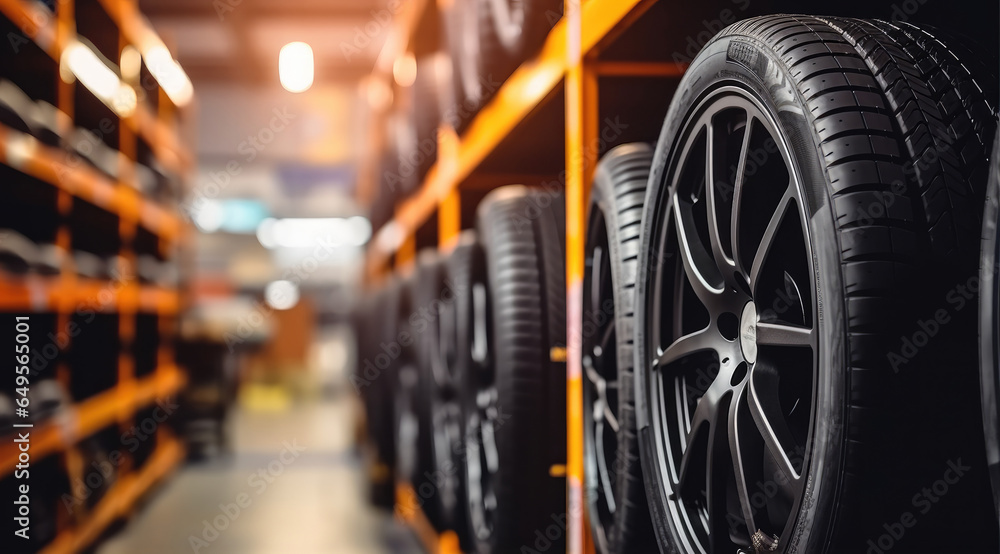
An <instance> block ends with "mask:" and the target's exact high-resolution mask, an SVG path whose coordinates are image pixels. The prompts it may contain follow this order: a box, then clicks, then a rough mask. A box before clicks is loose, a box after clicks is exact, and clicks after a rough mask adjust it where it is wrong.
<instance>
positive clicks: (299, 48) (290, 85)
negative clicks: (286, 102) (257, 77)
mask: <svg viewBox="0 0 1000 554" xmlns="http://www.w3.org/2000/svg"><path fill="white" fill-rule="evenodd" d="M313 63H314V61H313V50H312V47H311V46H309V45H308V44H306V43H304V42H289V43H288V44H286V45H284V46H282V47H281V52H279V53H278V78H279V79H280V80H281V86H283V87H285V90H287V91H288V92H304V91H306V90H309V87H311V86H312V84H313V71H314V69H313Z"/></svg>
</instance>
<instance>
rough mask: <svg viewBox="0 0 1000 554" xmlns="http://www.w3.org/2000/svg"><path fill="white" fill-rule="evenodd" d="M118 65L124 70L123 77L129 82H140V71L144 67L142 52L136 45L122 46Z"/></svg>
mask: <svg viewBox="0 0 1000 554" xmlns="http://www.w3.org/2000/svg"><path fill="white" fill-rule="evenodd" d="M118 67H120V68H121V70H122V79H124V80H125V82H128V83H138V82H139V71H140V70H141V69H142V54H140V53H139V51H138V50H136V48H135V46H132V45H131V44H130V45H127V46H126V47H125V48H122V55H121V60H120V61H119V62H118Z"/></svg>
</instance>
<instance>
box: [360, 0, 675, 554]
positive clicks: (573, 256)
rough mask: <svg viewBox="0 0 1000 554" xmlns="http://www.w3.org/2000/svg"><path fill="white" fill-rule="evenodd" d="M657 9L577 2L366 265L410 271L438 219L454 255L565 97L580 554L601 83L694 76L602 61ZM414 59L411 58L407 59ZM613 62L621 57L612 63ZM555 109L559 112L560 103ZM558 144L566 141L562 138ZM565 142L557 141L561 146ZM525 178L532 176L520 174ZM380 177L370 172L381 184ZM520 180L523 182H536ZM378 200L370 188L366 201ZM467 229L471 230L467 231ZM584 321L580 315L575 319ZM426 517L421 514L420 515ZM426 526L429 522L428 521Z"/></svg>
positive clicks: (441, 162)
mask: <svg viewBox="0 0 1000 554" xmlns="http://www.w3.org/2000/svg"><path fill="white" fill-rule="evenodd" d="M655 3H656V2H655V0H624V1H621V0H579V1H577V0H567V1H566V3H565V6H566V10H565V15H564V16H563V18H562V19H561V20H560V21H558V22H557V23H556V25H555V26H554V27H553V28H552V30H551V31H550V33H549V35H548V37H547V38H546V40H545V43H544V45H543V47H542V49H541V51H540V52H539V54H538V55H537V56H535V57H534V58H533V59H531V60H529V61H527V62H525V63H524V64H522V65H521V66H520V67H519V68H518V69H517V70H516V71H515V72H514V73H513V75H512V76H511V77H510V78H509V79H507V80H506V81H505V82H504V83H503V84H502V85H501V86H500V88H499V89H498V91H497V93H496V95H495V96H494V97H493V98H492V100H490V102H489V103H488V104H487V105H486V106H485V107H483V109H482V110H480V112H479V113H478V114H477V115H476V116H475V118H474V119H473V120H472V122H471V124H470V126H469V127H468V128H467V129H466V131H465V133H464V134H463V135H462V136H461V137H459V136H457V134H456V133H455V132H454V131H453V130H451V129H448V128H442V130H441V132H440V133H439V137H438V145H439V146H438V160H437V163H436V164H435V165H434V166H433V167H432V168H431V169H430V171H429V172H428V174H427V176H426V178H425V180H424V182H423V183H422V184H421V186H420V188H419V189H418V190H417V191H416V192H415V193H414V194H413V195H411V196H409V197H407V198H405V199H402V200H401V201H400V202H399V203H397V205H396V211H395V214H394V217H393V218H392V219H391V220H390V221H389V222H388V223H387V224H385V225H384V226H383V227H381V228H380V229H378V230H377V231H376V233H375V235H374V237H373V240H372V241H371V243H370V245H369V247H368V250H367V256H366V267H365V271H366V274H367V275H368V276H369V277H370V278H371V279H372V281H373V282H374V281H375V280H376V279H377V278H378V277H379V276H380V275H383V274H384V273H385V272H387V271H390V270H392V267H390V262H394V263H395V266H396V269H397V270H399V271H404V272H405V271H406V270H407V269H406V268H407V267H408V266H409V264H410V263H411V262H412V261H413V258H414V254H415V252H416V249H417V245H416V242H417V239H416V236H417V231H418V229H421V228H423V227H424V226H425V225H426V224H427V223H428V222H429V221H430V220H431V218H432V217H434V216H435V215H436V216H437V226H438V232H437V237H438V241H439V248H441V249H442V250H447V249H448V247H449V245H450V244H452V243H453V241H454V239H455V237H456V236H457V235H458V233H459V232H460V230H461V229H462V228H463V227H467V226H468V222H463V221H462V217H463V215H462V214H463V204H462V202H461V195H462V194H463V193H467V194H470V195H472V197H473V198H475V197H476V195H481V194H483V193H484V191H485V190H489V189H491V188H495V187H496V186H501V185H503V184H510V182H515V181H510V182H507V181H506V180H505V179H503V178H499V179H496V178H491V177H495V176H491V175H479V174H477V172H480V171H484V170H483V166H485V165H487V164H485V163H484V162H486V161H487V159H489V158H490V157H491V156H493V155H494V154H495V153H496V152H498V151H500V150H502V149H504V148H506V147H507V145H508V144H510V140H511V139H510V137H511V136H512V134H513V135H516V134H517V133H520V132H522V130H523V129H525V128H527V127H528V125H529V124H527V123H526V121H528V120H529V119H530V118H531V117H532V116H533V115H534V114H537V113H540V112H542V108H543V107H544V106H546V105H547V104H548V103H549V102H550V101H553V100H555V99H558V98H559V96H560V95H561V96H562V100H563V105H562V108H561V109H563V110H564V113H563V114H562V115H564V118H565V119H564V126H565V127H564V128H562V129H560V128H556V129H551V132H552V133H553V135H555V133H559V134H561V135H562V137H559V138H560V140H561V139H564V140H565V152H564V156H565V158H564V160H563V162H564V164H563V168H564V171H563V172H560V174H559V175H558V176H556V177H555V178H556V179H558V180H560V181H561V182H563V183H564V186H565V192H566V281H567V315H568V316H569V318H568V320H567V338H568V341H567V345H566V346H567V353H566V361H567V364H566V372H567V374H566V388H567V430H566V433H567V437H566V438H567V460H566V464H565V475H566V483H567V511H568V513H569V514H570V517H569V519H568V530H567V533H568V536H567V538H568V540H567V552H568V553H570V554H583V553H591V552H593V551H594V545H593V544H592V542H591V539H590V533H589V531H588V530H587V525H588V524H587V519H586V517H585V515H584V512H585V505H584V504H585V500H584V497H583V470H584V467H583V466H584V464H583V404H582V368H581V366H580V359H581V353H580V351H579V349H580V344H581V343H580V336H581V328H580V318H579V317H578V314H579V313H580V312H581V310H582V296H581V287H582V282H583V272H584V261H583V249H584V231H585V226H586V223H585V216H586V205H587V204H586V202H587V186H588V184H589V182H590V179H591V178H592V175H593V171H594V169H595V166H596V163H597V157H598V155H599V152H598V151H597V150H596V149H594V148H593V145H594V144H599V143H600V135H599V132H600V129H599V128H598V125H599V122H600V117H599V116H600V105H599V102H598V97H599V95H600V88H601V84H600V78H602V77H607V78H611V79H614V78H623V77H624V78H634V77H646V78H660V79H679V78H680V77H681V76H682V75H683V73H684V71H685V70H686V68H687V66H686V64H684V63H674V62H671V61H650V60H631V59H629V60H622V59H617V58H615V59H601V55H602V53H605V51H606V50H607V49H608V48H609V47H610V46H611V44H612V43H614V42H615V41H616V40H617V39H618V38H619V37H620V36H621V35H622V33H625V32H626V30H627V29H629V28H630V27H631V26H632V24H633V23H635V22H636V21H637V20H638V19H639V18H640V17H641V16H642V15H643V14H644V13H646V12H647V10H648V9H649V8H651V7H652V6H653V5H654V4H655ZM409 25H411V23H410V22H409V21H408V20H407V21H403V23H401V27H402V28H401V29H397V30H396V32H398V33H399V34H400V35H401V36H404V37H409V36H411V35H412V29H410V28H409ZM399 52H405V49H402V50H399ZM608 57H609V58H610V57H612V56H611V55H610V54H609V55H608ZM553 104H554V102H553ZM555 136H558V135H555ZM555 136H554V137H552V138H553V140H555ZM510 169H512V170H513V171H515V172H516V171H521V170H522V168H517V167H513V168H510ZM376 174H377V172H376V171H371V172H369V173H365V172H364V171H363V172H362V176H363V177H362V180H363V181H364V176H366V175H370V176H371V177H374V176H375V175H376ZM537 177H538V176H536V178H535V179H531V178H528V179H519V180H518V181H526V182H530V181H536V182H537ZM371 190H374V186H373V183H370V182H362V183H361V185H360V186H359V194H360V195H362V196H363V195H364V194H365V193H366V192H370V191H371ZM463 223H465V225H464V226H463ZM574 314H576V315H574ZM412 494H413V493H412V490H408V487H406V486H403V487H400V488H399V490H397V502H398V504H400V505H402V504H404V503H406V502H408V501H412V500H413V498H412ZM418 514H419V512H418ZM404 519H406V520H407V521H408V522H409V523H410V525H411V526H413V527H414V529H415V530H416V531H417V533H418V535H420V536H422V537H425V538H424V539H423V540H424V542H425V544H426V545H427V547H428V550H430V551H432V552H435V551H438V549H439V548H440V543H441V541H442V539H444V540H445V541H446V542H447V540H448V539H447V538H446V536H445V537H442V536H436V535H435V533H434V532H433V530H432V529H430V528H429V525H427V524H426V521H422V520H421V518H420V517H412V518H404ZM424 519H425V518H424Z"/></svg>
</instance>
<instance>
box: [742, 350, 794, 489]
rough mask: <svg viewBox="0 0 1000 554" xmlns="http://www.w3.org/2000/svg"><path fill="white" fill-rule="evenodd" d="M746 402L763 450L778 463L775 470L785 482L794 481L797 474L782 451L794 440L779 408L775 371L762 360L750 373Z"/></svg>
mask: <svg viewBox="0 0 1000 554" xmlns="http://www.w3.org/2000/svg"><path fill="white" fill-rule="evenodd" d="M747 400H748V403H749V406H750V415H751V416H752V417H753V420H754V423H756V424H757V430H758V431H759V432H760V435H761V437H762V438H763V439H764V447H765V448H766V449H767V451H768V452H770V454H771V456H772V457H773V458H774V461H775V462H776V463H777V464H778V469H779V470H780V471H781V473H782V474H783V475H784V477H785V479H786V480H787V482H789V483H792V482H795V481H797V480H798V477H799V476H798V472H797V471H796V470H795V468H794V467H793V466H792V462H791V460H790V459H789V457H788V453H787V452H788V450H786V448H785V447H786V446H788V445H792V444H794V442H795V441H794V439H793V438H792V432H791V431H790V430H789V429H788V424H787V423H786V422H785V419H784V417H783V416H782V414H781V409H780V407H779V406H780V403H779V402H780V401H779V398H778V372H777V371H776V369H775V368H774V367H773V366H771V365H770V364H768V363H766V362H765V361H763V360H758V362H757V363H756V364H754V368H753V370H752V371H751V373H750V393H749V394H748V395H747Z"/></svg>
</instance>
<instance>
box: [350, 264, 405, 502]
mask: <svg viewBox="0 0 1000 554" xmlns="http://www.w3.org/2000/svg"><path fill="white" fill-rule="evenodd" d="M398 288H399V283H398V282H397V281H395V280H393V281H390V282H389V283H387V284H386V285H385V286H384V287H382V288H381V289H379V290H378V291H377V292H375V293H374V296H373V298H372V300H371V305H370V310H369V311H368V312H367V313H366V314H365V323H366V325H367V327H366V329H365V330H364V332H363V333H362V336H361V339H362V342H361V343H362V344H363V345H364V352H365V354H364V358H363V359H361V360H359V367H360V374H359V375H358V378H359V380H357V381H356V386H357V387H358V388H359V389H360V391H361V395H362V399H363V401H364V404H365V418H366V421H367V431H368V440H369V443H370V444H371V445H372V446H373V450H374V456H373V459H372V460H371V466H370V467H369V480H370V482H371V489H370V493H371V501H372V504H374V505H375V506H376V507H379V508H382V509H385V510H392V509H393V508H394V507H395V505H396V471H395V470H396V431H395V429H396V427H395V422H394V421H395V415H394V413H393V409H392V407H393V395H394V394H395V386H394V383H395V380H396V377H395V369H396V363H397V361H398V353H397V354H396V356H394V355H393V352H395V351H394V350H393V349H392V346H391V344H392V342H393V341H394V340H395V336H394V333H395V329H396V326H395V324H394V323H392V322H391V321H387V319H388V318H387V314H391V313H395V312H396V307H395V306H394V304H393V303H394V302H398V297H399V295H398V293H397V292H396V290H395V289H398ZM386 346H388V349H387V348H386Z"/></svg>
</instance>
